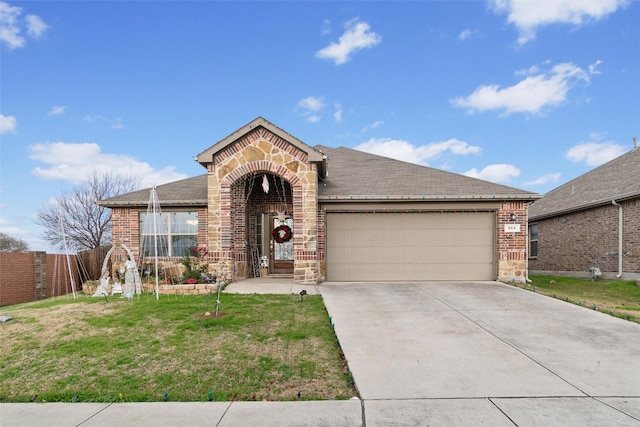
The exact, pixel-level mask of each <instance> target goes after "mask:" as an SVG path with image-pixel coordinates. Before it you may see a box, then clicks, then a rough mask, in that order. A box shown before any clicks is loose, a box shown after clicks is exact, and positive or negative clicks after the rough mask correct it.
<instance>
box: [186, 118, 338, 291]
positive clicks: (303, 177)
mask: <svg viewBox="0 0 640 427" xmlns="http://www.w3.org/2000/svg"><path fill="white" fill-rule="evenodd" d="M198 161H199V162H200V163H201V164H202V165H204V166H206V168H207V172H208V173H207V201H208V203H207V205H208V206H207V229H206V240H207V249H208V259H209V262H210V264H211V268H212V270H216V271H225V272H229V273H231V274H230V276H231V277H228V279H230V280H234V279H235V278H245V277H247V276H248V272H249V271H248V266H249V264H248V261H250V260H249V259H248V257H247V254H248V250H249V237H248V236H249V235H248V232H249V229H248V228H247V200H246V195H247V191H248V190H247V188H248V186H247V185H246V184H247V182H248V181H247V178H248V177H251V176H252V175H258V174H265V175H268V176H270V177H273V179H277V180H279V179H282V180H283V181H285V182H286V183H288V185H289V186H290V191H291V197H290V200H291V202H290V204H291V207H290V208H287V210H290V212H288V213H289V214H290V215H291V217H292V219H293V229H294V230H295V233H294V234H293V247H292V250H293V279H294V281H295V282H297V283H305V284H306V283H308V284H316V283H317V281H318V259H317V257H318V251H317V238H318V236H317V234H318V225H317V224H318V211H317V207H318V200H317V196H318V195H317V188H318V167H323V168H325V167H326V166H324V164H323V161H324V160H323V157H322V155H321V153H319V152H317V151H315V150H314V149H313V148H311V147H309V146H307V145H305V144H304V143H302V142H301V141H298V140H296V139H295V138H293V137H292V136H291V135H288V134H286V133H284V132H282V131H281V130H279V129H277V128H275V127H274V126H272V125H270V124H269V123H266V122H264V121H263V120H262V119H259V120H257V121H256V122H255V123H251V124H249V125H247V126H246V127H245V128H243V129H241V131H239V132H237V133H235V134H232V135H230V136H229V137H227V138H225V139H224V140H222V141H220V142H218V143H217V144H216V145H214V146H212V147H211V148H210V149H208V150H206V151H205V152H203V153H201V154H200V155H199V156H198ZM323 170H324V169H323ZM274 184H275V183H274ZM287 204H289V202H288V203H287Z"/></svg>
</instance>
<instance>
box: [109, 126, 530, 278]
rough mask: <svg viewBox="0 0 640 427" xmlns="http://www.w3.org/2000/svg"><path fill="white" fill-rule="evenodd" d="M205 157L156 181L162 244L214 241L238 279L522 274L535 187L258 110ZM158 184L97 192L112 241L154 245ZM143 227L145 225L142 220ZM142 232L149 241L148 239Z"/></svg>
mask: <svg viewBox="0 0 640 427" xmlns="http://www.w3.org/2000/svg"><path fill="white" fill-rule="evenodd" d="M196 160H197V161H198V162H199V163H200V164H201V165H202V166H203V167H204V168H206V170H207V173H206V174H205V175H202V176H197V177H194V178H189V179H186V180H182V181H178V182H174V183H170V184H165V185H161V186H158V187H157V195H158V199H159V201H160V204H161V209H162V212H163V215H164V216H165V217H164V218H163V219H162V221H164V222H163V224H164V225H166V226H167V228H166V229H167V231H166V232H165V234H166V235H165V236H163V239H164V240H162V242H163V244H162V245H161V248H160V252H161V256H163V258H164V259H165V261H171V260H173V261H174V262H175V261H178V260H179V258H180V257H182V256H184V254H185V253H186V251H187V250H188V248H190V247H197V248H198V249H200V251H199V252H200V253H206V260H207V262H208V263H209V266H210V270H211V271H215V272H217V273H218V274H220V272H221V271H223V270H225V271H230V272H232V274H233V279H234V280H235V279H238V278H245V277H252V276H253V275H254V274H255V273H254V272H255V271H256V270H257V271H259V269H256V268H255V266H256V265H257V259H256V258H257V257H258V256H266V257H267V258H268V272H269V274H270V275H278V274H282V275H288V276H291V277H293V279H294V281H295V282H298V283H305V284H315V283H318V282H319V281H359V280H363V281H364V280H366V281H376V280H377V281H405V280H495V279H499V280H503V281H520V282H523V281H524V280H525V274H526V263H527V253H526V252H527V231H526V230H527V223H526V219H527V208H528V205H529V204H530V203H531V202H532V201H534V200H536V199H538V198H539V197H540V196H539V195H538V194H534V193H530V192H527V191H523V190H518V189H515V188H511V187H507V186H504V185H498V184H493V183H489V182H486V181H482V180H478V179H474V178H470V177H466V176H463V175H458V174H454V173H450V172H444V171H440V170H436V169H433V168H429V167H425V166H419V165H415V164H411V163H406V162H401V161H398V160H392V159H389V158H385V157H380V156H376V155H373V154H368V153H364V152H360V151H355V150H352V149H348V148H329V147H322V146H316V147H311V146H309V145H307V144H305V143H303V142H302V141H300V140H298V139H297V138H295V137H293V136H292V135H290V134H288V133H286V132H285V131H283V130H282V129H280V128H278V127H276V126H274V125H273V124H271V123H269V122H268V121H266V120H265V119H263V118H261V117H259V118H257V119H255V120H254V121H252V122H251V123H249V124H247V125H246V126H244V127H242V128H240V129H239V130H237V131H236V132H234V133H233V134H231V135H229V136H228V137H226V138H224V139H223V140H221V141H219V142H218V143H216V144H214V145H213V146H211V147H210V148H208V149H206V150H205V151H203V152H202V153H200V154H198V155H197V157H196ZM149 193H150V190H141V191H136V192H133V193H129V194H124V195H120V196H117V197H113V198H110V199H107V200H103V201H101V202H100V204H101V205H103V206H107V207H109V208H111V209H112V222H113V224H112V225H113V230H112V232H113V239H114V242H116V243H119V244H125V245H126V246H127V247H129V248H131V249H132V250H133V252H134V254H135V255H136V256H138V255H139V253H140V247H141V246H143V256H145V257H149V256H150V255H151V249H152V248H151V245H149V243H148V242H149V241H150V240H149V239H146V238H145V237H148V234H149V231H148V230H149V227H148V225H149V221H150V220H151V218H152V214H149V213H148V203H149ZM145 230H146V231H145ZM141 242H142V243H141Z"/></svg>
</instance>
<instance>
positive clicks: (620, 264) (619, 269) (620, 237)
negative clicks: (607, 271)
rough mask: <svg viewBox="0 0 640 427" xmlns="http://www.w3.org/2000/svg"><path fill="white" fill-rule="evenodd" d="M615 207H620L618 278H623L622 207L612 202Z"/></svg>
mask: <svg viewBox="0 0 640 427" xmlns="http://www.w3.org/2000/svg"><path fill="white" fill-rule="evenodd" d="M611 203H612V204H613V206H617V207H618V274H616V278H618V279H619V278H621V277H622V205H621V204H619V203H616V201H615V200H612V201H611Z"/></svg>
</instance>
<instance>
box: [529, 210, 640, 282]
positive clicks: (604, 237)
mask: <svg viewBox="0 0 640 427" xmlns="http://www.w3.org/2000/svg"><path fill="white" fill-rule="evenodd" d="M620 204H621V205H622V210H623V225H622V229H623V243H622V253H623V257H622V269H623V272H625V273H632V274H640V199H635V200H630V201H627V202H621V203H620ZM618 209H619V208H618V207H617V206H614V205H613V204H609V205H605V206H599V207H595V208H592V209H586V210H583V211H580V212H574V213H570V214H566V215H563V216H558V217H553V218H548V219H543V220H539V221H535V222H532V224H538V256H537V258H532V259H530V260H529V270H530V271H531V272H532V273H536V272H576V273H578V274H576V275H581V276H588V275H589V268H590V267H591V266H592V265H593V264H594V263H597V264H598V266H599V267H600V269H601V270H602V272H603V273H617V272H618ZM634 277H635V276H634Z"/></svg>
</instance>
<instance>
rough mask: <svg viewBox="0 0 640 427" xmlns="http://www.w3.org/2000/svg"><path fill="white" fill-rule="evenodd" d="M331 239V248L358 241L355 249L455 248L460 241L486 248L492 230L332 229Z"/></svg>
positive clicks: (491, 235)
mask: <svg viewBox="0 0 640 427" xmlns="http://www.w3.org/2000/svg"><path fill="white" fill-rule="evenodd" d="M332 232H335V234H334V235H332V236H331V240H332V246H337V247H340V246H352V245H353V242H358V246H373V245H375V246H399V247H410V246H411V247H424V246H431V247H443V246H459V245H460V241H461V240H466V241H467V242H468V244H471V245H472V244H474V242H478V244H479V245H481V246H483V245H484V246H486V242H491V239H492V237H493V232H492V230H482V229H464V230H460V229H445V230H433V229H432V230H425V229H416V230H398V229H391V230H380V229H360V230H340V231H339V232H336V230H333V229H332Z"/></svg>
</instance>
